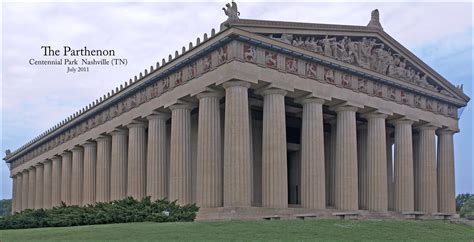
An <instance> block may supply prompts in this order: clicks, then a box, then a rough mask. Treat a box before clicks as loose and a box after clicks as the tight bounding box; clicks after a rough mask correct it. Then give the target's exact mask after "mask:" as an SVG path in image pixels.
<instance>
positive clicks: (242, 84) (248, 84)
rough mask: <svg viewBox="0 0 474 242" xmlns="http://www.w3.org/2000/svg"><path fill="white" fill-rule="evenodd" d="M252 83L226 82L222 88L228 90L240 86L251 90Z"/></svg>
mask: <svg viewBox="0 0 474 242" xmlns="http://www.w3.org/2000/svg"><path fill="white" fill-rule="evenodd" d="M250 85H251V84H250V82H246V81H227V82H224V84H222V86H223V87H224V88H225V89H227V88H228V87H235V86H239V87H246V88H250Z"/></svg>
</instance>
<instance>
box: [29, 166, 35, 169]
mask: <svg viewBox="0 0 474 242" xmlns="http://www.w3.org/2000/svg"><path fill="white" fill-rule="evenodd" d="M33 169H36V166H30V167H29V168H28V170H33Z"/></svg>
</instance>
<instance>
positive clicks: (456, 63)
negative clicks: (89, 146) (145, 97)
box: [0, 1, 474, 198]
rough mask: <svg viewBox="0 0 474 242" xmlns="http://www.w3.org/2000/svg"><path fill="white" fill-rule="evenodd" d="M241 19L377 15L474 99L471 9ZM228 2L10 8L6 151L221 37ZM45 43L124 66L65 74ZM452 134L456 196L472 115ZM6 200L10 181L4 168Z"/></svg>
mask: <svg viewBox="0 0 474 242" xmlns="http://www.w3.org/2000/svg"><path fill="white" fill-rule="evenodd" d="M238 3H239V10H240V12H241V18H250V19H267V20H282V21H298V22H311V23H333V24H351V25H366V24H367V23H368V21H369V19H370V12H371V11H372V10H373V9H375V8H378V9H379V11H380V20H381V23H382V26H383V27H384V30H385V31H386V32H387V33H388V34H390V35H391V36H392V37H394V38H395V39H396V40H398V41H399V42H400V43H401V44H403V45H404V46H405V47H407V48H408V49H409V50H411V51H412V52H413V53H415V55H417V56H418V57H419V58H420V59H422V60H423V61H424V62H426V63H427V64H428V65H430V66H431V67H433V68H434V69H435V70H436V71H437V72H439V73H440V74H441V75H442V76H444V77H445V78H446V79H448V80H449V81H451V82H452V83H453V84H455V85H458V84H463V85H464V92H465V93H466V94H467V95H469V96H471V97H472V80H473V75H472V70H473V63H472V57H473V55H472V54H473V53H472V50H473V41H472V36H473V24H472V4H471V3H455V4H453V3H376V2H372V3H316V2H314V3H312V2H304V3H292V4H287V3H278V2H277V3H265V2H241V1H239V2H238ZM224 5H225V2H201V3H189V2H186V3H137V4H135V3H133V4H132V3H82V4H79V3H39V4H38V3H4V4H2V7H3V9H2V10H3V14H2V65H1V66H2V83H1V85H2V99H1V103H2V105H1V109H2V111H1V115H2V130H1V136H2V139H1V144H0V148H1V150H2V151H4V150H6V149H12V150H14V149H16V148H18V147H19V146H21V145H23V144H24V143H26V142H27V141H29V140H30V139H32V138H34V137H35V136H37V135H38V134H40V133H41V132H43V131H45V130H46V129H48V128H50V127H51V126H53V125H54V124H56V123H58V122H59V121H61V120H62V119H64V118H65V117H67V116H68V115H70V114H72V113H74V112H76V111H77V110H79V109H80V108H82V107H84V106H85V105H87V104H89V103H90V102H91V101H93V100H95V99H96V98H98V97H100V96H102V95H103V94H105V93H107V92H108V91H110V90H111V89H113V88H115V87H116V86H118V85H120V84H121V83H123V82H125V81H127V80H128V79H129V78H131V77H133V76H134V75H137V74H138V73H139V72H140V71H143V69H145V68H147V67H149V66H150V65H154V64H155V63H156V62H157V61H161V59H162V58H164V57H167V56H168V54H170V53H174V51H175V50H180V49H181V47H182V46H187V45H188V43H189V42H190V41H192V42H195V40H196V38H197V37H201V38H202V36H203V34H204V33H208V34H209V33H210V31H211V28H215V29H218V28H219V25H220V23H221V22H222V21H224V20H225V19H226V16H225V15H224V13H223V12H222V10H221V8H222V7H224ZM42 45H51V46H56V47H61V46H63V45H70V46H71V47H74V48H82V47H83V46H87V47H90V48H98V49H100V48H107V49H115V50H116V53H117V55H118V56H119V57H123V58H127V59H128V62H129V64H128V65H127V66H126V67H103V68H93V70H91V72H90V73H84V74H66V73H65V70H64V67H52V68H45V67H38V66H30V65H29V64H28V60H29V59H30V58H38V57H40V56H41V49H40V47H41V46H42ZM471 106H472V105H468V107H467V108H466V109H465V110H464V112H463V114H462V117H461V119H460V122H459V127H460V130H461V132H460V133H458V134H456V135H455V157H456V192H457V193H465V192H470V193H474V190H473V187H474V185H473V183H474V180H473V174H474V169H473V165H472V159H473V157H474V156H473V149H472V148H473V145H472V144H473V142H472V137H473V134H474V133H473V130H472V124H473V111H472V107H471ZM0 180H1V186H0V189H1V190H0V198H10V197H11V179H10V178H9V170H8V168H7V166H6V165H5V163H4V162H1V165H0Z"/></svg>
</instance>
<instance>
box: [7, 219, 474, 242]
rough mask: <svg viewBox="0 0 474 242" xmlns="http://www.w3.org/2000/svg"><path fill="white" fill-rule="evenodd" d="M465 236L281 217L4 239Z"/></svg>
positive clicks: (468, 231)
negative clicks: (274, 219)
mask: <svg viewBox="0 0 474 242" xmlns="http://www.w3.org/2000/svg"><path fill="white" fill-rule="evenodd" d="M230 239H238V240H275V239H277V240H307V239H310V240H315V239H321V240H327V239H342V240H368V239H371V240H414V239H416V240H431V241H432V240H443V241H453V240H464V241H472V240H473V239H474V228H473V227H469V226H467V225H458V224H451V223H449V222H445V221H418V220H417V221H406V220H405V221H393V220H368V221H367V220H365V221H357V220H307V221H302V220H281V221H229V222H188V223H129V224H109V225H92V226H79V227H63V228H39V229H20V230H0V240H1V241H2V242H4V241H14V240H47V241H54V240H102V241H103V240H123V241H130V240H230Z"/></svg>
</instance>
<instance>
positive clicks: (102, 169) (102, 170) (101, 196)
mask: <svg viewBox="0 0 474 242" xmlns="http://www.w3.org/2000/svg"><path fill="white" fill-rule="evenodd" d="M96 142H97V170H96V183H95V184H96V185H95V189H96V190H95V200H96V202H108V201H110V170H111V164H110V163H111V159H112V138H111V137H110V136H108V135H100V136H99V137H98V138H97V139H96Z"/></svg>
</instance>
